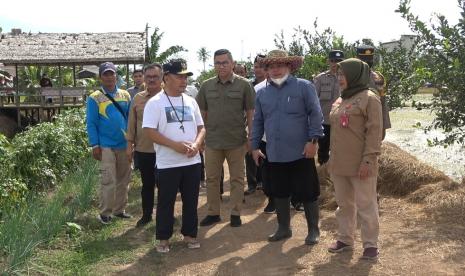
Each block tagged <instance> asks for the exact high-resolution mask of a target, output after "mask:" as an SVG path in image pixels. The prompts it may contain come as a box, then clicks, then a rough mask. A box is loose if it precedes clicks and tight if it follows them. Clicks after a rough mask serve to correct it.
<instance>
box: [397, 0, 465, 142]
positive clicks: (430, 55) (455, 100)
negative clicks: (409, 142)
mask: <svg viewBox="0 0 465 276" xmlns="http://www.w3.org/2000/svg"><path fill="white" fill-rule="evenodd" d="M457 3H458V6H459V8H460V10H461V11H460V18H459V22H458V23H457V24H456V25H451V24H450V23H449V21H448V20H447V19H446V18H445V17H444V16H443V15H436V16H435V19H436V20H437V21H436V22H431V23H430V24H431V25H430V26H429V27H428V26H427V24H426V23H424V22H423V21H421V20H419V19H418V16H416V15H414V14H412V12H411V11H410V0H400V3H399V8H398V10H396V12H398V13H400V15H401V17H402V18H404V19H405V20H406V21H407V22H408V23H409V26H410V29H411V30H412V31H413V32H414V33H415V34H417V35H418V45H417V47H418V48H417V49H418V53H419V55H421V56H422V66H423V68H422V70H423V71H424V72H425V74H427V75H429V76H430V78H431V79H430V80H429V82H431V83H433V84H435V85H436V88H437V89H438V90H439V92H438V93H436V94H435V95H434V97H433V102H432V104H431V106H432V109H433V111H434V112H435V114H436V118H435V120H434V121H433V124H432V125H431V126H430V127H429V128H427V130H431V129H432V128H434V129H437V128H440V129H442V130H443V131H444V133H445V135H446V136H445V138H444V139H441V140H439V139H437V138H436V139H435V140H434V141H433V143H434V144H443V145H447V144H452V143H455V142H457V143H460V144H464V143H465V105H464V104H463V103H464V102H465V81H464V80H465V0H457Z"/></svg>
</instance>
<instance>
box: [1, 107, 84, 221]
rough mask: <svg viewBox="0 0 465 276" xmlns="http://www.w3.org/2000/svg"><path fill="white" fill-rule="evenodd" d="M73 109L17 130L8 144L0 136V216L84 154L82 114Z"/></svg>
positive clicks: (48, 184)
mask: <svg viewBox="0 0 465 276" xmlns="http://www.w3.org/2000/svg"><path fill="white" fill-rule="evenodd" d="M84 114H85V113H84V110H83V109H73V110H70V111H67V112H65V113H64V114H62V115H59V116H58V117H57V118H56V120H55V121H54V122H53V123H48V122H46V123H42V124H39V125H37V126H34V127H32V128H30V129H28V130H27V131H24V132H22V133H19V134H18V135H17V136H16V137H15V138H14V139H13V140H12V141H11V143H10V142H9V141H8V140H7V139H6V138H5V137H4V136H0V168H1V170H0V188H1V190H0V215H1V214H2V211H3V212H5V211H6V210H7V209H10V208H11V207H12V206H14V205H15V204H17V203H19V202H21V201H23V200H24V198H25V196H26V194H27V191H28V190H29V191H34V192H37V191H44V190H46V189H48V188H52V187H54V186H55V185H56V183H57V181H58V180H61V179H63V177H65V176H66V175H67V174H68V173H69V171H70V170H73V169H74V167H75V166H76V164H77V163H79V161H80V160H82V158H83V157H84V156H86V155H87V154H88V149H87V140H86V139H87V134H86V127H85V115H84Z"/></svg>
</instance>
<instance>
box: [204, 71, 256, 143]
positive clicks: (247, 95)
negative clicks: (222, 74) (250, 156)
mask: <svg viewBox="0 0 465 276" xmlns="http://www.w3.org/2000/svg"><path fill="white" fill-rule="evenodd" d="M196 99H197V103H198V104H199V107H200V110H201V111H203V112H206V113H207V116H206V120H205V129H206V131H207V132H206V136H205V143H206V145H207V146H208V147H210V148H213V149H233V148H236V147H238V146H241V145H243V144H244V143H245V142H246V141H247V132H246V126H247V124H246V111H248V110H253V109H254V106H255V90H254V89H253V87H252V85H251V84H250V82H249V81H248V80H247V79H245V78H243V77H240V76H238V75H236V74H233V75H232V77H231V79H230V80H228V81H226V82H225V83H222V82H221V81H220V79H219V78H218V77H214V78H211V79H208V80H206V81H204V82H203V83H202V86H201V87H200V91H199V94H198V95H197V98H196Z"/></svg>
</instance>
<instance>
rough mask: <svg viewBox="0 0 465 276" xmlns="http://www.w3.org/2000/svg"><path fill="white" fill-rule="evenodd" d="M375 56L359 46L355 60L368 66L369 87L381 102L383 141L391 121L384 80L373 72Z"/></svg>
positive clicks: (380, 75) (366, 48) (372, 52)
mask: <svg viewBox="0 0 465 276" xmlns="http://www.w3.org/2000/svg"><path fill="white" fill-rule="evenodd" d="M374 54H375V48H374V47H373V46H370V45H360V46H358V47H357V58H358V59H360V60H362V61H364V62H366V63H367V64H368V66H370V83H369V86H370V88H372V89H373V90H375V92H377V94H378V96H379V97H380V100H381V107H382V112H383V140H384V137H385V136H386V129H388V128H391V119H390V118H389V108H388V106H387V101H386V80H385V79H384V76H383V75H382V74H381V73H380V72H378V71H373V69H372V68H373V58H374Z"/></svg>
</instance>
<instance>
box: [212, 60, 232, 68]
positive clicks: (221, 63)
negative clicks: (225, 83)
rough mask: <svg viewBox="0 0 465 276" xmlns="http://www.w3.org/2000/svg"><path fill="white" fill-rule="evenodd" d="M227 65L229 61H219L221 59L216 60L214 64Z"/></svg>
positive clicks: (217, 65) (218, 65)
mask: <svg viewBox="0 0 465 276" xmlns="http://www.w3.org/2000/svg"><path fill="white" fill-rule="evenodd" d="M228 65H229V61H223V62H221V61H216V62H215V66H216V67H226V66H228Z"/></svg>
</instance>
